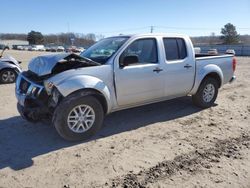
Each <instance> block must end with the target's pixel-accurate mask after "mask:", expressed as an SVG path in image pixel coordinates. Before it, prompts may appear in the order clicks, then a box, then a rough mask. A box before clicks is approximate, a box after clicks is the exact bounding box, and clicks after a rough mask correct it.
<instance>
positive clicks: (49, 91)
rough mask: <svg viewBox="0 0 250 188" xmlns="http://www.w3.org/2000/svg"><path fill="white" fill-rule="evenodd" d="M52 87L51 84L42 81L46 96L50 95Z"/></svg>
mask: <svg viewBox="0 0 250 188" xmlns="http://www.w3.org/2000/svg"><path fill="white" fill-rule="evenodd" d="M53 86H54V84H53V82H47V81H44V87H45V90H46V92H47V93H48V95H51V91H52V89H53Z"/></svg>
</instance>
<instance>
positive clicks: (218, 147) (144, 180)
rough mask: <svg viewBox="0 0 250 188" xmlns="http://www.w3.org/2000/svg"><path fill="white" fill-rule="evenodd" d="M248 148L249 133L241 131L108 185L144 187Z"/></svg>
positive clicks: (127, 187)
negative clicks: (236, 135) (211, 145)
mask: <svg viewBox="0 0 250 188" xmlns="http://www.w3.org/2000/svg"><path fill="white" fill-rule="evenodd" d="M245 148H247V149H249V148H250V134H249V133H242V134H241V135H240V136H239V137H237V138H229V139H226V140H218V141H217V142H216V143H215V145H214V146H213V147H211V148H209V149H206V150H203V151H199V150H195V151H193V152H190V153H187V154H184V155H180V156H177V157H175V158H174V159H173V160H166V161H163V162H160V163H158V164H157V165H156V166H153V167H151V168H149V169H145V170H142V171H140V172H139V173H137V174H135V173H133V172H132V171H131V172H130V173H128V174H126V175H124V176H122V177H118V178H115V179H113V180H111V185H109V184H108V183H107V184H106V185H108V186H109V187H126V188H132V187H133V188H144V187H146V186H147V185H148V184H149V183H155V182H157V181H158V180H161V179H164V178H170V177H171V176H173V175H174V174H176V173H177V172H179V171H186V172H188V173H191V174H195V173H196V172H198V171H199V170H200V169H202V168H206V169H209V168H211V167H212V165H211V163H218V162H220V158H221V157H227V158H232V159H241V158H242V157H241V153H240V150H241V149H245Z"/></svg>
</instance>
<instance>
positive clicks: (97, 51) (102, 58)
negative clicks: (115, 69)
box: [80, 37, 128, 64]
mask: <svg viewBox="0 0 250 188" xmlns="http://www.w3.org/2000/svg"><path fill="white" fill-rule="evenodd" d="M127 40H128V37H111V38H106V39H102V40H100V41H99V42H97V43H96V44H94V45H93V46H91V47H90V48H88V49H87V50H85V51H83V52H82V53H81V54H80V56H82V57H86V58H89V59H91V60H93V61H95V62H98V63H101V64H105V63H106V62H107V61H108V60H109V58H110V57H111V56H112V55H113V54H115V53H116V52H117V50H118V49H119V48H120V47H121V46H122V45H123V44H124V43H125V42H126V41H127Z"/></svg>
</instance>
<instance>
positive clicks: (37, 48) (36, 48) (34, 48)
mask: <svg viewBox="0 0 250 188" xmlns="http://www.w3.org/2000/svg"><path fill="white" fill-rule="evenodd" d="M29 50H30V51H45V50H46V49H45V47H44V45H32V46H31V47H30V48H29Z"/></svg>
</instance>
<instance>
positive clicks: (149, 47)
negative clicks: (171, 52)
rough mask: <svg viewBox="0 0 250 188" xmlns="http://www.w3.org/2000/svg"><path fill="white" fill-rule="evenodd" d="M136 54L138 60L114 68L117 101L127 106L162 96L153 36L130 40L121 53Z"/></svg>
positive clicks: (125, 54)
mask: <svg viewBox="0 0 250 188" xmlns="http://www.w3.org/2000/svg"><path fill="white" fill-rule="evenodd" d="M126 56H137V57H138V62H137V63H134V64H130V65H128V66H125V67H119V68H117V69H116V70H115V83H116V94H117V102H118V105H119V106H129V105H135V104H140V103H142V102H146V101H152V100H155V99H158V98H161V97H163V95H164V87H163V86H164V81H163V78H162V75H163V74H162V71H161V70H162V69H161V63H160V61H159V58H158V50H157V41H156V39H155V38H146V39H145V38H143V39H138V40H135V41H134V42H132V43H131V44H130V45H129V46H128V47H127V48H126V49H125V50H124V52H123V53H122V54H121V56H120V58H119V61H122V59H123V58H124V57H126Z"/></svg>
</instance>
